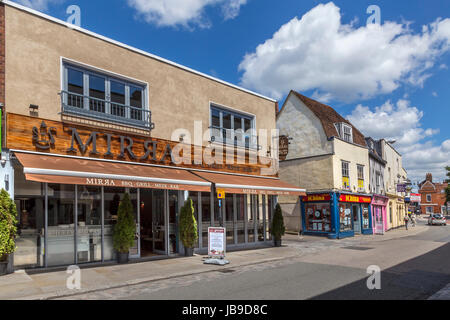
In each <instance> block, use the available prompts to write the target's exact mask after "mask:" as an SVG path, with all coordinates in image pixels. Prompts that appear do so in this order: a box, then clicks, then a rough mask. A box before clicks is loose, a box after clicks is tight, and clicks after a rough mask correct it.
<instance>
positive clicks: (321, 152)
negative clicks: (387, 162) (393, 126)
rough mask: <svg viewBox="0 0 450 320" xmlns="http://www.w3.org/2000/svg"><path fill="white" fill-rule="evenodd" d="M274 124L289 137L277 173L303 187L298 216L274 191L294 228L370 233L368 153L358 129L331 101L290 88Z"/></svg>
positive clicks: (332, 235)
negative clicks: (312, 97)
mask: <svg viewBox="0 0 450 320" xmlns="http://www.w3.org/2000/svg"><path fill="white" fill-rule="evenodd" d="M277 127H278V129H279V130H280V135H281V136H287V137H289V152H288V154H287V156H286V159H285V160H284V161H280V178H281V179H282V180H284V181H286V182H289V183H295V184H296V185H299V186H300V187H301V188H304V189H306V190H307V191H308V193H307V196H305V197H304V198H303V201H302V204H301V217H299V216H295V214H297V207H296V206H295V205H293V203H294V199H293V198H292V197H289V196H282V197H279V203H280V204H281V206H282V208H283V214H284V216H285V219H286V218H287V220H288V221H289V219H295V220H297V219H298V221H299V223H300V225H299V226H297V227H298V228H299V229H297V230H296V231H298V230H302V232H303V233H304V234H311V235H323V236H328V237H330V238H344V237H349V236H353V235H355V234H372V233H373V224H372V214H371V206H370V204H371V202H372V196H371V195H370V188H369V178H370V172H369V168H370V163H369V153H368V148H367V145H366V141H365V138H364V136H363V135H362V134H361V132H359V130H358V129H357V128H355V127H354V126H353V125H352V124H351V123H350V122H349V121H347V120H345V119H344V118H343V117H342V116H340V115H339V114H338V113H337V112H336V111H335V110H334V109H332V108H331V107H329V106H326V105H324V104H322V103H319V102H317V101H314V100H312V99H309V98H307V97H305V96H303V95H301V94H299V93H297V92H295V91H291V92H290V94H289V95H288V97H287V99H286V101H285V103H284V105H283V107H282V109H281V111H280V112H279V113H278V115H277ZM293 213H294V214H293ZM292 226H293V227H295V224H292Z"/></svg>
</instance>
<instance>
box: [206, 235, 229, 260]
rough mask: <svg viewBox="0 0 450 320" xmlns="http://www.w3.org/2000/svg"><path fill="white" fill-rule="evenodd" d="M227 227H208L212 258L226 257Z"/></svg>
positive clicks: (209, 249)
mask: <svg viewBox="0 0 450 320" xmlns="http://www.w3.org/2000/svg"><path fill="white" fill-rule="evenodd" d="M225 235H226V231H225V228H208V255H209V256H210V257H212V258H219V259H223V258H225V251H226V249H225V246H226V244H225V243H226V242H225V241H226V238H225Z"/></svg>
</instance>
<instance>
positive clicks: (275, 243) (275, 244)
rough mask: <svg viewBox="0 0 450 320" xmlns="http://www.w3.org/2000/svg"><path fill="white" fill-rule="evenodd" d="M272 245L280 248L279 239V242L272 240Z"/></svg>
mask: <svg viewBox="0 0 450 320" xmlns="http://www.w3.org/2000/svg"><path fill="white" fill-rule="evenodd" d="M273 245H274V246H275V247H281V239H280V240H276V239H273Z"/></svg>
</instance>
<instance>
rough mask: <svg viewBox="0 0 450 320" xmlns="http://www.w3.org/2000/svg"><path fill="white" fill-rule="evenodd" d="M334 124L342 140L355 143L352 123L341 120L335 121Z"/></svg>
mask: <svg viewBox="0 0 450 320" xmlns="http://www.w3.org/2000/svg"><path fill="white" fill-rule="evenodd" d="M334 126H335V128H336V130H337V132H338V134H339V137H340V138H341V139H342V140H344V141H347V142H351V143H353V129H352V127H351V126H350V125H348V124H346V123H344V122H340V123H335V124H334Z"/></svg>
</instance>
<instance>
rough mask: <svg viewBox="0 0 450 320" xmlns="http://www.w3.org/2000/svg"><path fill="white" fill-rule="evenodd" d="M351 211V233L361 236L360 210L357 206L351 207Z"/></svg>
mask: <svg viewBox="0 0 450 320" xmlns="http://www.w3.org/2000/svg"><path fill="white" fill-rule="evenodd" d="M352 211H353V231H355V233H356V234H361V212H360V211H361V210H360V206H359V205H357V204H354V205H352Z"/></svg>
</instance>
